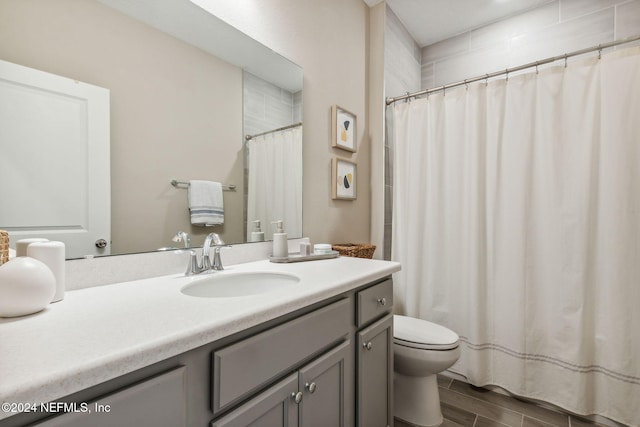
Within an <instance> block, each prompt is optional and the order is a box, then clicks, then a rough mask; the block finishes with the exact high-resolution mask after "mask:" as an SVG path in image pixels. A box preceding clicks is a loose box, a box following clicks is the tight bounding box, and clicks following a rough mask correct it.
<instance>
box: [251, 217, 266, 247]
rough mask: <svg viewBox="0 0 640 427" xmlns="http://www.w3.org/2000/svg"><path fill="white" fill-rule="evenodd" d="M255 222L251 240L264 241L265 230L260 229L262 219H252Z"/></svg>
mask: <svg viewBox="0 0 640 427" xmlns="http://www.w3.org/2000/svg"><path fill="white" fill-rule="evenodd" d="M251 222H253V224H254V227H255V230H253V231H252V232H251V241H252V242H264V231H262V230H261V229H260V220H259V219H256V220H255V221H251Z"/></svg>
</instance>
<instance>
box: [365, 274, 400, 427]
mask: <svg viewBox="0 0 640 427" xmlns="http://www.w3.org/2000/svg"><path fill="white" fill-rule="evenodd" d="M392 307H393V284H392V282H391V280H385V281H383V282H380V283H378V284H376V285H374V286H371V287H369V288H367V289H364V290H362V291H360V292H358V294H357V318H356V323H357V325H358V327H359V328H360V329H359V331H358V332H357V340H356V348H357V357H356V359H357V385H356V390H357V392H356V394H357V396H356V401H357V426H358V427H386V426H392V425H393V394H392V393H393V315H392V314H391V309H392ZM372 322H374V323H372Z"/></svg>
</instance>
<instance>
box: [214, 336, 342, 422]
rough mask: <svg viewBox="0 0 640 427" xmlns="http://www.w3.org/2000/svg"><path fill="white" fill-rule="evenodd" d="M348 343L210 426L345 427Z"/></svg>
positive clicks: (330, 351) (324, 355) (329, 352)
mask: <svg viewBox="0 0 640 427" xmlns="http://www.w3.org/2000/svg"><path fill="white" fill-rule="evenodd" d="M350 355H351V344H350V341H346V342H344V343H342V344H340V345H339V346H337V347H336V348H334V349H332V350H329V351H328V352H327V353H325V354H323V355H322V356H320V357H319V358H317V359H316V360H314V361H312V362H310V363H308V364H307V365H305V366H303V367H302V368H300V369H299V370H298V371H297V372H295V373H293V374H291V375H289V376H288V377H287V378H286V379H284V380H283V381H280V382H279V383H277V384H275V385H274V386H271V387H270V388H268V389H267V390H266V391H264V392H262V393H260V394H259V395H258V396H256V397H254V398H252V399H251V400H249V401H248V402H247V403H245V404H243V405H241V406H240V407H239V408H237V409H235V410H233V411H232V412H231V413H229V414H227V415H225V416H223V417H222V418H220V419H218V420H215V421H213V422H212V423H211V427H231V426H249V425H250V426H252V427H254V426H255V427H258V426H264V427H294V426H304V427H314V426H318V427H326V426H335V427H344V426H348V425H350V422H348V420H347V419H346V417H347V414H348V413H349V411H348V410H346V409H347V408H346V406H347V405H348V404H351V402H352V399H348V398H347V394H348V393H349V391H350V387H349V381H348V379H347V378H348V376H349V375H350V373H352V372H353V371H352V370H350V369H349V368H348V367H349V365H350V363H349V360H350Z"/></svg>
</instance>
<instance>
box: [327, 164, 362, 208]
mask: <svg viewBox="0 0 640 427" xmlns="http://www.w3.org/2000/svg"><path fill="white" fill-rule="evenodd" d="M356 186H357V165H356V164H355V163H353V162H350V161H348V160H344V159H339V158H337V157H334V158H333V159H331V193H332V194H331V197H332V198H333V199H343V200H355V199H356Z"/></svg>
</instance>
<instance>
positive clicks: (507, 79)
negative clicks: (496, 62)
mask: <svg viewBox="0 0 640 427" xmlns="http://www.w3.org/2000/svg"><path fill="white" fill-rule="evenodd" d="M504 73H505V74H506V75H507V78H506V79H505V80H506V81H509V69H508V68H505V70H504Z"/></svg>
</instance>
